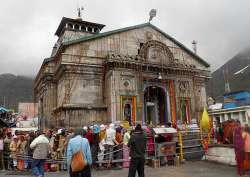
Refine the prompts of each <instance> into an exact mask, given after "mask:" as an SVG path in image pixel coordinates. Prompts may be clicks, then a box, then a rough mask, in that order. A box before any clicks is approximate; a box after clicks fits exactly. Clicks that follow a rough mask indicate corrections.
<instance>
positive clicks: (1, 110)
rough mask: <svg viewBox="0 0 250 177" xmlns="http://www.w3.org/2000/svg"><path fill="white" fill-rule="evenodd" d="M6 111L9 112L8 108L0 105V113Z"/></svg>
mask: <svg viewBox="0 0 250 177" xmlns="http://www.w3.org/2000/svg"><path fill="white" fill-rule="evenodd" d="M6 112H9V110H8V109H6V108H4V107H0V113H6Z"/></svg>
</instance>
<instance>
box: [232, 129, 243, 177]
mask: <svg viewBox="0 0 250 177" xmlns="http://www.w3.org/2000/svg"><path fill="white" fill-rule="evenodd" d="M233 138H234V139H233V143H234V150H235V160H236V162H237V170H238V174H239V175H243V174H244V160H245V158H244V157H245V152H244V147H245V140H244V139H243V137H242V130H241V127H240V125H239V126H237V127H236V128H235V129H234V137H233Z"/></svg>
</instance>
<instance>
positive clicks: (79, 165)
mask: <svg viewBox="0 0 250 177" xmlns="http://www.w3.org/2000/svg"><path fill="white" fill-rule="evenodd" d="M82 142H83V140H82ZM82 142H81V148H80V150H79V151H77V152H76V153H75V154H73V157H72V160H71V170H72V172H80V171H82V170H83V169H84V168H85V167H86V166H87V162H86V161H85V159H84V153H83V149H82Z"/></svg>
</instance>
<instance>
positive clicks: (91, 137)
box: [86, 130, 94, 144]
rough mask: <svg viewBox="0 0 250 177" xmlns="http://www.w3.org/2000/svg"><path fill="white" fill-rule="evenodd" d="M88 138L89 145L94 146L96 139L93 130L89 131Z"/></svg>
mask: <svg viewBox="0 0 250 177" xmlns="http://www.w3.org/2000/svg"><path fill="white" fill-rule="evenodd" d="M86 138H87V139H88V140H89V144H93V141H94V137H93V132H92V130H88V132H87V135H86Z"/></svg>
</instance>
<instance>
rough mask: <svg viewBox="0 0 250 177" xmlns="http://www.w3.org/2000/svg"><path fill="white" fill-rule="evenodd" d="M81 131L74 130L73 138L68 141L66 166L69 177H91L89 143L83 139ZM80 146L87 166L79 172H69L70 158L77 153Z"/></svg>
mask: <svg viewBox="0 0 250 177" xmlns="http://www.w3.org/2000/svg"><path fill="white" fill-rule="evenodd" d="M83 131H84V130H83V129H76V130H75V133H74V137H73V138H72V139H70V140H69V143H68V148H67V166H68V170H69V174H70V177H91V170H90V166H91V164H92V157H91V150H90V145H89V142H88V140H87V139H86V138H83V134H84V132H83ZM81 145H82V151H83V154H84V158H85V160H86V162H87V166H86V167H85V168H84V169H83V170H82V171H80V172H72V171H71V160H72V156H73V155H74V154H75V153H76V152H78V151H79V150H80V148H81Z"/></svg>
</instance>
